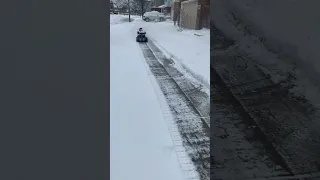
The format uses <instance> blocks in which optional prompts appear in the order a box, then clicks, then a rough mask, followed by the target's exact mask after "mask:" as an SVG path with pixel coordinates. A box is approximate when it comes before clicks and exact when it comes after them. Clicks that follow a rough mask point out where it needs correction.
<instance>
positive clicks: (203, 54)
mask: <svg viewBox="0 0 320 180" xmlns="http://www.w3.org/2000/svg"><path fill="white" fill-rule="evenodd" d="M141 26H143V28H144V29H146V31H147V35H148V36H149V37H150V38H151V39H152V40H153V41H154V42H155V44H156V45H158V46H160V47H159V48H160V49H162V50H163V51H165V52H164V53H165V54H167V55H168V56H169V57H168V58H171V59H173V60H177V61H178V62H179V63H181V64H182V65H183V66H184V68H185V69H186V70H187V71H189V72H190V73H191V74H193V76H195V77H196V78H197V79H198V80H200V81H201V82H203V83H204V84H205V85H206V86H207V87H209V86H210V31H209V30H208V29H203V30H183V31H182V32H180V31H177V29H178V28H177V26H174V25H173V22H171V21H167V22H160V23H143V24H141Z"/></svg>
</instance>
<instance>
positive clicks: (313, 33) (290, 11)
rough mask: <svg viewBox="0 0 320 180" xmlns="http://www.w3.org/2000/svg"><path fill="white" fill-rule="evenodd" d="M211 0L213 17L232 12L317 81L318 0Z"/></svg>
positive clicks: (319, 70)
mask: <svg viewBox="0 0 320 180" xmlns="http://www.w3.org/2000/svg"><path fill="white" fill-rule="evenodd" d="M213 3H214V4H213V8H215V9H214V10H213V13H214V16H213V18H214V21H222V20H219V19H218V18H221V13H222V11H223V10H224V11H225V13H230V12H231V13H233V14H234V15H235V16H236V17H237V18H238V19H239V20H241V22H242V23H244V24H246V25H247V26H250V27H251V28H252V30H253V31H254V33H255V34H256V35H257V36H260V37H263V38H264V44H265V45H266V46H267V47H268V48H269V50H271V51H273V52H275V53H277V54H278V55H279V56H281V58H280V59H281V60H283V61H286V62H285V63H288V64H292V65H297V66H299V67H301V70H303V71H304V72H303V73H305V74H306V75H307V76H308V78H309V79H310V80H311V81H313V83H314V84H316V85H317V86H319V85H320V84H318V83H319V82H320V81H318V80H317V77H318V76H319V73H320V61H319V59H320V51H319V47H320V33H319V32H320V26H319V22H320V19H319V17H320V11H319V6H318V5H319V4H320V2H319V1H317V0H308V1H299V0H286V1H279V0H268V1H265V0H242V1H238V0H229V1H224V2H222V0H217V1H214V2H213ZM218 11H219V13H220V14H219V13H218ZM215 17H216V18H215ZM220 25H221V24H220Z"/></svg>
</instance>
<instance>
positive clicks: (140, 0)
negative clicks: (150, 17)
mask: <svg viewBox="0 0 320 180" xmlns="http://www.w3.org/2000/svg"><path fill="white" fill-rule="evenodd" d="M131 1H132V3H131V4H132V5H131V8H132V10H133V11H134V12H135V13H137V14H138V15H140V16H143V14H144V13H145V12H147V11H148V10H149V9H150V8H151V1H149V0H131Z"/></svg>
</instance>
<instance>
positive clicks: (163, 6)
mask: <svg viewBox="0 0 320 180" xmlns="http://www.w3.org/2000/svg"><path fill="white" fill-rule="evenodd" d="M166 7H169V6H167V5H166V4H163V5H161V6H158V8H166Z"/></svg>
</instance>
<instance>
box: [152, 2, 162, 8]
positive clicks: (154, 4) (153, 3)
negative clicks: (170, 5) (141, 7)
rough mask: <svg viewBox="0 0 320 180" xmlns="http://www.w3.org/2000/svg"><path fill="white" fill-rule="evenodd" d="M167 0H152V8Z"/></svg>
mask: <svg viewBox="0 0 320 180" xmlns="http://www.w3.org/2000/svg"><path fill="white" fill-rule="evenodd" d="M164 1H165V0H152V8H156V7H159V6H161V5H163V4H164Z"/></svg>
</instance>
